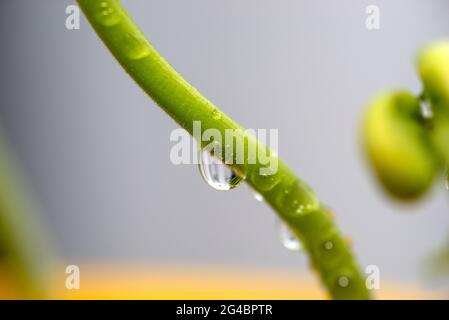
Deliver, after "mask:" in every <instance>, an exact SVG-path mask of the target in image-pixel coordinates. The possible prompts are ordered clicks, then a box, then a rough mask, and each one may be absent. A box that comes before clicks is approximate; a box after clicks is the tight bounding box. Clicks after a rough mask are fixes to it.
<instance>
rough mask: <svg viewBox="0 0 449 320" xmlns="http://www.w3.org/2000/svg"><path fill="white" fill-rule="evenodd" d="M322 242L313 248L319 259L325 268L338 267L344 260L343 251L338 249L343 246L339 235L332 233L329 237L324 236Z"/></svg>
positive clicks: (335, 232) (328, 234)
mask: <svg viewBox="0 0 449 320" xmlns="http://www.w3.org/2000/svg"><path fill="white" fill-rule="evenodd" d="M321 239H322V240H320V241H318V242H317V245H316V246H314V247H313V250H316V255H317V258H318V259H320V261H321V263H322V264H323V266H325V267H326V268H328V269H333V268H335V267H337V266H338V265H339V264H340V262H341V260H342V258H344V256H342V255H341V254H339V253H341V250H339V249H338V248H339V247H340V246H341V244H340V243H341V241H340V242H339V234H338V232H337V231H335V230H334V231H330V232H329V233H327V235H323V237H322V238H321Z"/></svg>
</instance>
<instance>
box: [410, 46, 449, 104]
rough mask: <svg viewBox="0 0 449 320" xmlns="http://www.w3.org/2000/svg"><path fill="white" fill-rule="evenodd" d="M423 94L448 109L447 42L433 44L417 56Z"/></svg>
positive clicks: (448, 53)
mask: <svg viewBox="0 0 449 320" xmlns="http://www.w3.org/2000/svg"><path fill="white" fill-rule="evenodd" d="M417 65H418V71H419V74H420V76H421V79H422V81H423V83H424V93H425V95H426V97H427V98H430V100H431V101H432V102H433V103H434V104H439V105H442V104H444V105H445V106H446V107H449V41H440V42H435V43H433V44H431V45H429V46H428V47H425V48H424V49H423V50H421V52H420V53H419V55H418V60H417Z"/></svg>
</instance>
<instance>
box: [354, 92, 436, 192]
mask: <svg viewBox="0 0 449 320" xmlns="http://www.w3.org/2000/svg"><path fill="white" fill-rule="evenodd" d="M363 139H364V145H365V149H366V153H367V155H368V159H369V161H370V162H371V164H372V166H373V168H374V171H375V173H376V175H377V177H378V178H379V180H380V182H381V183H382V185H383V186H384V187H385V189H387V190H388V191H389V192H390V193H391V194H392V195H393V196H395V197H398V198H400V199H404V200H407V199H414V198H417V197H419V196H420V195H422V194H423V193H424V192H425V191H426V190H427V189H428V188H429V187H430V186H431V184H432V181H433V179H434V177H435V175H436V173H437V172H438V170H439V167H440V165H439V161H438V160H437V156H436V155H435V152H434V150H433V148H432V143H431V141H430V137H429V135H428V132H427V129H426V128H425V126H424V119H423V117H422V115H421V107H420V103H419V100H418V99H417V98H416V97H414V96H413V95H411V94H410V93H408V92H405V91H397V92H388V93H384V94H381V95H379V96H378V97H376V98H375V99H374V100H373V101H372V102H371V103H370V105H369V109H368V112H367V114H366V118H365V121H364V131H363Z"/></svg>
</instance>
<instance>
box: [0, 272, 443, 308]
mask: <svg viewBox="0 0 449 320" xmlns="http://www.w3.org/2000/svg"><path fill="white" fill-rule="evenodd" d="M58 270H60V272H58V273H57V274H54V275H53V276H54V277H53V279H54V283H53V285H52V287H53V295H52V296H51V297H50V298H54V299H326V298H327V297H326V295H325V294H324V291H323V290H321V288H320V286H319V285H318V284H317V283H316V281H315V280H314V279H313V277H312V276H311V275H309V276H301V275H298V274H296V273H297V272H296V273H295V271H294V270H291V269H287V270H283V269H256V270H253V269H250V268H242V267H223V266H217V267H215V266H196V267H195V266H184V265H179V266H144V265H134V266H133V265H117V264H115V265H114V264H113V265H98V264H92V265H85V264H83V265H80V289H77V290H69V289H67V288H66V287H65V282H66V277H67V275H66V274H65V268H64V267H63V268H58ZM374 295H375V298H380V299H446V298H448V296H447V295H445V294H443V293H442V292H431V291H430V290H423V289H420V288H417V287H416V286H413V285H406V284H395V283H393V282H387V283H385V281H382V282H381V289H380V290H375V291H374ZM0 298H2V299H15V298H21V296H20V294H19V293H18V292H17V290H16V289H15V286H14V283H13V281H11V279H10V277H8V276H7V275H6V273H5V272H4V271H3V272H0Z"/></svg>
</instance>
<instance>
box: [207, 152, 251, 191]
mask: <svg viewBox="0 0 449 320" xmlns="http://www.w3.org/2000/svg"><path fill="white" fill-rule="evenodd" d="M198 167H199V169H200V172H201V176H202V177H203V179H204V181H206V182H207V184H208V185H210V186H211V187H212V188H214V189H216V190H220V191H225V190H230V189H234V188H236V187H238V186H239V185H240V184H241V183H242V182H243V181H244V180H245V177H242V176H239V175H237V174H236V173H235V172H234V171H233V170H232V169H231V168H230V167H228V166H227V165H225V164H224V163H223V162H222V161H221V160H220V159H218V158H217V157H214V156H212V155H211V154H210V152H209V151H207V150H200V151H199V153H198Z"/></svg>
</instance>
